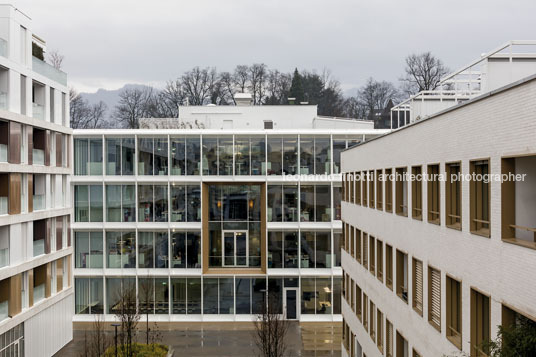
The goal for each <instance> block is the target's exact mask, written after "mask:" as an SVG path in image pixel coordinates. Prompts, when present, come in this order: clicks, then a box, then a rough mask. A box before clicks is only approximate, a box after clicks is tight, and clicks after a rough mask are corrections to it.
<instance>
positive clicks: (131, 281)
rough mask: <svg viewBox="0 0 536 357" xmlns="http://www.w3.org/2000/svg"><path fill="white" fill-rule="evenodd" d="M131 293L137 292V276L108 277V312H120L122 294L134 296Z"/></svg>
mask: <svg viewBox="0 0 536 357" xmlns="http://www.w3.org/2000/svg"><path fill="white" fill-rule="evenodd" d="M131 294H132V295H134V296H135V294H136V278H125V277H123V278H106V313H107V314H116V313H118V312H119V309H120V308H121V300H120V299H121V296H132V295H131Z"/></svg>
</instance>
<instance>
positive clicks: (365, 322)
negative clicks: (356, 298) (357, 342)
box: [362, 293, 369, 331]
mask: <svg viewBox="0 0 536 357" xmlns="http://www.w3.org/2000/svg"><path fill="white" fill-rule="evenodd" d="M368 305H369V301H368V297H367V294H365V293H363V311H362V313H363V327H364V328H365V331H368V330H369V323H368V318H369V313H368Z"/></svg>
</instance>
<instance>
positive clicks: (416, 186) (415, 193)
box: [411, 166, 422, 220]
mask: <svg viewBox="0 0 536 357" xmlns="http://www.w3.org/2000/svg"><path fill="white" fill-rule="evenodd" d="M411 171H412V172H411V173H412V174H413V180H412V181H411V211H412V213H411V216H412V217H413V218H414V219H418V220H422V168H421V167H420V166H415V167H412V168H411Z"/></svg>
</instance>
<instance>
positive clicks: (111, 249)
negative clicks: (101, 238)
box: [106, 231, 136, 269]
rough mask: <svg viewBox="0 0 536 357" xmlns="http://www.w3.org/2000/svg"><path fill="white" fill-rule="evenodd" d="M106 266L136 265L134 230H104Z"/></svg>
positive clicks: (129, 266) (113, 267)
mask: <svg viewBox="0 0 536 357" xmlns="http://www.w3.org/2000/svg"><path fill="white" fill-rule="evenodd" d="M106 267H107V268H108V269H119V268H135V267H136V232H115V231H109V232H106Z"/></svg>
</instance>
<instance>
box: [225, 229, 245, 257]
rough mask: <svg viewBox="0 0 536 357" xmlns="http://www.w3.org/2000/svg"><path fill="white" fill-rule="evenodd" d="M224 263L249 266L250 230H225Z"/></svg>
mask: <svg viewBox="0 0 536 357" xmlns="http://www.w3.org/2000/svg"><path fill="white" fill-rule="evenodd" d="M222 244H223V265H224V266H248V232H247V231H223V241H222Z"/></svg>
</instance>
